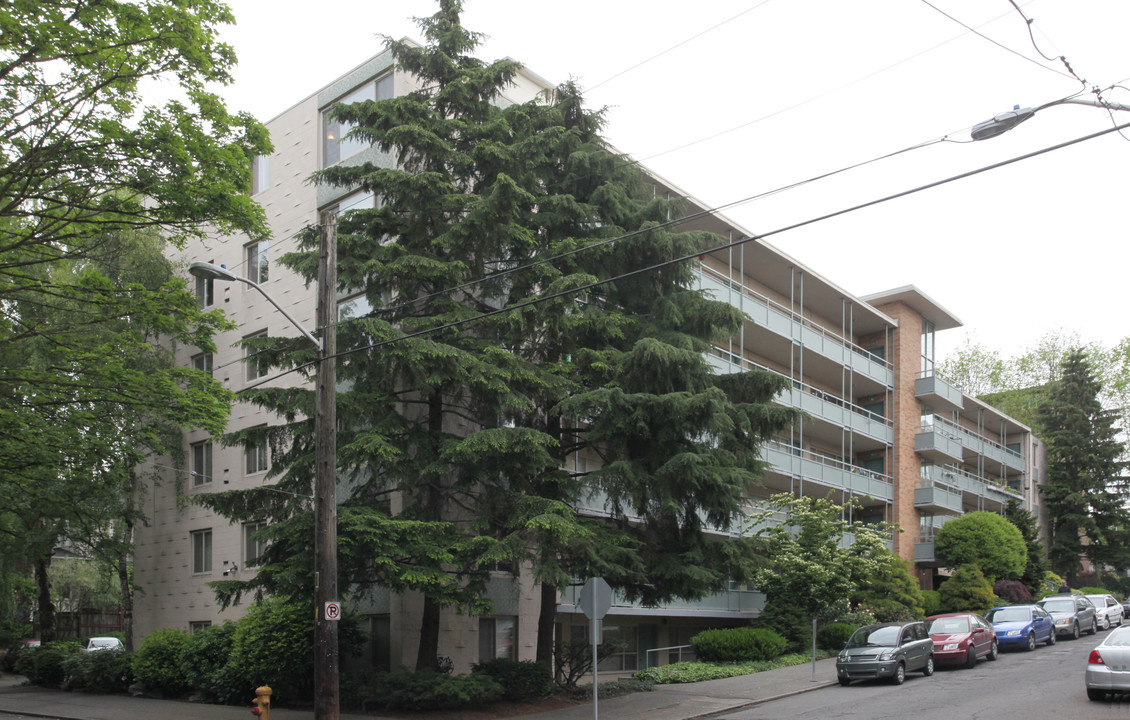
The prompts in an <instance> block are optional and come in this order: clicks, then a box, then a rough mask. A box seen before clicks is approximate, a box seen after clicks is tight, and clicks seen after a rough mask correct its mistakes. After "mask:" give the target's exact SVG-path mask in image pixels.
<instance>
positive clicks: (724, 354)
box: [713, 345, 894, 427]
mask: <svg viewBox="0 0 1130 720" xmlns="http://www.w3.org/2000/svg"><path fill="white" fill-rule="evenodd" d="M713 353H714V355H715V356H717V357H719V358H722V359H723V360H725V361H726V362H728V363H729V364H731V365H736V366H737V367H739V368H741V369H742V370H763V371H765V372H768V373H773V374H774V375H776V376H778V377H782V378H784V379H786V380H788V381H789V382H790V383H792V386H793V387H794V388H798V389H800V390H803V391H805V392H807V393H808V394H810V395H814V396H816V397H818V398H820V399H821V400H823V401H824V402H829V403H832V404H833V405H836V406H838V407H842V408H847V409H848V410H851V411H852V412H854V413H856V414H859V415H862V416H863V417H865V418H868V419H869V420H874V421H875V422H879V423H883V424H884V425H886V426H887V427H892V426H893V425H894V423H893V422H892V421H891V420H890V418H887V417H885V416H883V415H881V414H879V413H877V412H874V411H873V410H868V409H867V408H865V407H862V406H860V405H856V404H855V403H853V402H852V401H850V400H845V399H843V398H841V397H838V396H837V395H835V394H833V393H830V392H827V391H825V390H821V389H820V388H818V387H815V386H814V385H809V384H808V383H805V382H801V381H800V380H793V379H791V378H790V377H789V376H788V375H785V374H784V373H782V372H779V371H777V370H773V369H772V368H767V367H765V366H764V365H759V364H758V363H755V362H753V361H751V360H747V359H745V358H743V357H741V356H740V355H737V354H736V353H732V352H730V351H729V350H724V349H722V348H720V347H718V346H717V345H715V346H714V347H713Z"/></svg>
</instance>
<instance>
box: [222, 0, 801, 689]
mask: <svg viewBox="0 0 1130 720" xmlns="http://www.w3.org/2000/svg"><path fill="white" fill-rule="evenodd" d="M460 11H461V3H460V2H458V1H457V0H443V1H442V2H441V3H440V9H439V11H438V12H437V13H436V14H435V15H433V16H432V17H430V18H426V19H423V20H421V21H420V27H421V29H422V31H423V34H424V37H425V39H426V44H425V46H423V47H417V46H415V45H412V44H407V43H401V42H396V41H392V40H389V47H390V48H391V51H392V54H393V57H394V58H395V61H396V67H397V69H398V71H401V72H407V73H409V74H411V75H412V76H413V78H414V80H415V81H416V82H418V87H419V88H420V89H419V90H416V91H414V92H411V93H408V94H406V95H403V96H401V97H396V98H393V99H391V100H385V101H380V102H363V103H356V104H353V105H350V106H339V107H338V108H336V109H335V111H334V113H335V115H336V116H337V118H338V119H339V120H342V121H345V122H347V123H349V124H350V125H351V126H352V127H353V129H352V131H351V132H352V135H353V137H354V138H360V139H362V140H365V141H368V142H372V143H374V144H375V145H376V146H377V147H378V148H379V149H380V150H382V151H384V152H385V153H388V154H389V155H390V156H391V158H392V159H393V160H394V162H393V163H391V165H392V166H391V167H389V166H382V165H378V164H373V163H368V162H366V163H358V164H352V165H350V164H343V165H338V166H334V167H332V168H328V169H326V170H324V171H322V172H321V173H319V175H318V180H319V182H321V183H324V184H327V185H330V186H334V187H337V188H342V189H353V188H357V189H361V190H364V191H368V192H371V193H373V195H374V196H376V197H377V198H379V207H377V208H375V209H372V210H357V211H354V212H351V213H347V214H346V215H345V216H343V217H342V219H341V221H340V225H339V230H340V232H339V236H338V237H339V250H338V254H339V265H340V270H339V283H340V290H342V291H343V292H350V293H357V292H360V293H363V295H364V297H365V299H366V301H367V304H368V306H370V307H371V308H372V311H371V312H368V313H366V314H365V315H363V316H361V317H356V318H352V319H349V320H348V321H346V322H343V323H342V324H341V325H340V328H339V336H338V337H339V345H340V349H347V348H351V349H352V350H353V351H352V352H349V353H348V354H346V355H344V356H343V357H342V358H341V359H340V364H339V370H338V374H339V377H340V378H341V380H342V384H343V389H342V391H341V392H339V396H338V397H339V403H340V408H341V409H340V410H339V416H340V417H345V418H348V419H349V422H348V423H347V424H346V426H345V427H343V428H342V432H341V435H340V438H341V440H340V452H339V464H340V467H341V472H342V474H343V475H347V476H348V477H349V478H350V479H351V480H352V482H351V484H350V498H349V500H348V501H346V503H345V506H344V507H343V514H342V517H343V520H342V523H343V524H342V527H341V530H340V531H339V538H342V543H343V545H345V546H346V547H349V548H352V549H354V550H356V551H357V556H358V558H360V559H366V560H368V562H369V566H370V567H371V568H374V567H375V571H369V572H366V571H365V570H364V566H363V563H358V564H356V565H352V564H350V561H349V560H348V559H347V560H346V563H347V564H346V567H348V568H351V570H350V571H348V572H353V573H354V574H353V575H352V576H349V577H346V576H345V574H346V572H347V571H345V570H343V577H342V585H343V587H344V586H347V585H349V584H350V583H351V582H357V583H360V584H362V585H364V584H372V583H374V582H380V583H385V584H388V585H390V586H392V587H393V588H395V589H403V588H415V589H418V590H421V591H422V592H423V596H424V600H423V625H422V629H421V634H420V650H419V653H418V656H417V667H419V668H424V667H429V666H431V665H432V664H433V663H434V660H435V656H436V653H437V642H438V628H439V612H440V609H441V608H442V606H443V605H445V604H449V603H454V602H458V603H462V604H466V605H470V606H472V607H473V606H475V605H476V602H477V600H478V598H479V597H480V595H479V594H480V592H481V589H482V587H483V581H484V580H485V577H486V572H485V571H486V570H487V569H488V568H489V567H490V564H491V563H492V562H495V561H499V560H517V561H524V562H525V563H528V566H529V567H532V570H533V573H534V578H535V579H536V580H537V581H538V582H540V583H542V584H543V594H542V597H543V606H542V608H543V609H542V618H541V622H540V624H539V628H540V631H539V650H538V657H539V659H542V660H544V661H547V662H548V659H549V657H548V649H549V647H550V645H549V642H550V640H551V638H552V627H553V612H554V610H555V601H556V593H557V591H558V590H559V589H561V588H562V587H564V586H565V585H566V584H567V583H568V582H570V579H571V578H572V577H585V576H591V575H604V576H606V577H608V579H609V580H610V581H611V582H612V583H613V584H614V585H616V586H617V587H619V588H620V589H622V590H624V591H625V592H626V593H628V594H629V596H631V597H635V598H639V599H642V600H643V601H644V602H648V603H655V602H660V601H663V600H667V599H671V598H674V597H680V596H681V597H688V598H693V597H699V596H702V595H705V594H709V593H711V592H716V591H718V590H720V589H722V588H723V587H724V586H725V581H726V580H727V579H728V578H731V577H739V578H740V577H742V574H743V573H745V572H747V571H748V563H749V560H750V557H749V553H747V552H744V551H743V543H741V542H739V541H735V540H727V539H724V538H722V537H721V536H715V535H712V534H711V532H710V531H711V530H713V529H720V530H721V529H726V528H728V527H729V526H730V525H731V524H732V523H733V521H734V520H735V519H736V518H737V517H738V516H739V513H740V511H741V505H742V500H743V493H744V491H745V490H746V489H747V488H748V487H749V486H750V485H752V484H753V483H754V482H755V481H756V479H757V475H758V471H759V467H760V464H759V460H758V457H759V455H758V442H759V440H761V439H762V438H764V437H766V436H767V435H768V434H770V433H771V432H773V431H775V430H776V429H778V428H780V427H782V426H783V425H785V424H786V423H787V422H789V421H790V420H791V418H792V414H791V413H790V412H788V411H786V410H783V409H774V408H772V407H771V406H770V405H769V404H768V403H769V401H770V399H771V398H772V397H773V396H774V394H775V393H776V392H777V391H778V390H779V388H780V387H781V383H780V381H778V380H777V379H775V378H773V377H771V376H768V375H766V374H761V373H749V374H735V375H732V376H725V377H716V376H714V375H712V373H711V371H710V366H709V364H708V363H707V362H706V360H705V357H704V353H706V352H707V351H709V349H710V343H711V341H715V340H722V339H723V338H726V337H728V336H729V335H731V334H733V333H734V332H735V331H736V329H737V328H738V327H739V326H740V322H741V315H740V313H738V311H736V310H735V309H734V308H732V307H730V306H728V305H726V304H724V303H719V302H714V301H711V300H708V299H706V298H704V297H703V296H702V294H701V293H700V292H697V291H694V290H691V289H690V286H691V284H692V282H693V279H694V270H693V265H691V264H689V263H686V262H683V263H677V262H672V261H674V260H677V259H679V258H684V257H688V256H690V257H693V256H695V254H696V253H699V252H701V251H702V250H703V249H704V248H707V247H709V246H710V245H711V244H713V243H714V242H715V241H716V239H715V238H713V237H712V236H709V235H706V234H704V233H698V232H678V231H676V230H675V229H673V228H671V227H668V226H667V220H668V219H669V218H671V217H677V216H678V212H679V208H678V206H677V204H675V203H672V202H669V201H667V200H662V199H656V198H653V197H652V193H651V192H650V188H648V187H647V186H646V185H645V184H644V183H643V178H642V176H641V174H640V173H639V172H638V170H636V169H634V168H633V166H632V165H631V164H630V163H626V162H624V160H623V158H621V157H619V156H617V155H616V154H615V153H613V152H611V151H610V150H609V149H608V148H607V147H606V146H605V144H604V142H603V140H602V139H601V138H600V137H599V134H598V130H599V128H600V116H599V114H598V113H591V112H589V111H586V110H585V109H584V108H583V105H582V103H581V99H580V96H579V94H578V93H577V91H576V88H574V87H571V86H564V87H562V88H559V89H558V91H557V92H556V93H554V94H552V95H551V96H550V97H547V98H545V99H544V100H541V101H536V102H527V103H512V102H507V101H506V100H504V99H503V93H504V91H505V90H506V88H507V86H508V85H509V84H510V82H511V81H512V79H513V78H514V77H515V75H516V73H517V72H518V70H519V66H518V65H517V64H516V63H514V62H512V61H508V60H507V61H499V62H495V63H489V64H487V63H483V62H482V61H480V60H478V59H476V58H474V57H472V56H471V55H470V53H471V52H472V51H473V50H474V48H475V47H476V46H477V44H478V41H479V36H478V35H477V34H475V33H471V32H469V31H467V30H465V29H464V28H463V27H462V26H461V25H460V22H459V15H460ZM628 234H631V237H630V238H628V239H623V240H618V241H616V242H605V241H610V240H612V239H614V238H618V237H620V236H623V235H628ZM283 262H285V263H288V264H289V265H291V266H292V267H294V268H295V269H297V270H298V271H299V272H301V273H303V274H304V275H305V276H306V277H308V278H312V277H313V276H314V271H315V261H314V257H313V256H312V254H310V253H308V252H307V253H297V254H294V255H291V256H287V257H284V258H283ZM663 263H671V264H668V265H667V266H665V267H663V268H662V269H660V270H656V271H652V272H648V273H644V274H638V275H628V274H627V273H629V272H630V271H635V270H639V269H642V268H646V267H649V266H652V265H660V264H663ZM504 270H510V271H512V272H508V273H503V272H502V271H504ZM575 290H582V292H577V293H571V292H570V291H575ZM533 300H537V302H536V303H530V302H529V301H533ZM507 308H511V309H509V310H508V309H507ZM267 346H268V348H270V347H274V350H268V352H267V353H266V354H265V355H264V357H265V358H266V359H267V360H268V361H269V362H277V363H280V364H286V363H293V362H296V361H297V360H296V358H294V357H292V356H287V355H286V354H285V353H284V352H283V350H282V347H281V346H279V345H277V344H275V345H272V344H271V343H270V342H268V343H267ZM272 353H273V354H272ZM252 397H253V399H254V400H255V401H256V402H260V403H262V404H264V405H266V406H268V407H271V408H273V409H275V410H277V411H279V412H280V413H284V414H288V415H291V416H293V415H295V414H296V412H303V413H306V414H309V412H310V408H311V406H312V402H311V397H310V394H309V393H305V394H304V393H293V392H291V391H285V392H284V391H270V390H260V391H257V392H256V393H254V394H253V395H252ZM267 432H269V433H274V434H275V435H276V437H277V438H282V437H284V434H285V438H286V439H287V440H290V439H291V438H293V442H291V443H290V444H289V447H288V449H287V450H286V453H287V454H286V455H284V458H285V459H284V461H283V463H282V465H284V466H285V465H288V464H289V466H290V469H289V470H288V477H286V478H284V479H283V483H284V486H286V487H290V483H294V482H298V483H301V482H308V480H309V467H310V460H309V457H310V452H311V449H312V448H311V445H310V441H309V438H308V436H307V435H306V434H305V433H306V432H308V428H305V429H302V430H297V431H295V432H294V433H293V434H291V430H284V429H274V430H268V431H267ZM577 452H584V453H586V454H587V455H588V456H590V457H592V458H593V459H594V460H599V461H600V467H599V468H598V469H593V470H591V471H589V472H587V473H584V474H581V475H580V476H575V475H574V474H572V473H569V472H566V471H565V470H564V469H563V468H564V466H565V465H566V461H567V459H568V458H570V457H572V456H573V455H574V454H575V453H577ZM304 473H305V474H304ZM294 487H295V489H296V491H297V489H298V488H299V487H300V485H297V484H296V485H294ZM208 501H209V502H217V501H215V500H213V499H211V498H210V499H209V500H208ZM220 502H224V500H221V501H220ZM240 503H242V501H234V500H233V501H232V503H230V504H229V505H228V507H226V508H224V511H225V512H228V513H229V514H238V513H239V511H240V508H239V504H240ZM285 503H286V501H284V500H278V501H276V506H280V505H283V504H285ZM217 506H219V504H217ZM584 506H589V507H595V508H596V509H597V510H598V512H599V514H601V515H603V516H605V519H604V520H600V521H597V520H595V519H593V518H586V517H584V516H583V515H582V514H581V513H579V512H578V508H582V507H584ZM250 507H251V506H250V505H244V508H250ZM291 509H293V508H291ZM350 518H365V519H366V520H365V522H366V523H370V524H372V525H373V526H379V527H380V528H381V529H383V530H385V531H386V532H399V531H398V530H396V528H401V529H405V528H409V527H416V528H419V529H420V530H421V532H420V534H418V535H415V536H414V537H416V538H417V539H418V540H419V541H420V545H419V546H418V547H420V548H422V549H423V548H427V549H429V550H428V553H423V555H426V558H424V557H423V556H421V557H410V556H409V554H408V553H406V552H405V550H404V548H403V547H397V546H395V545H391V544H389V545H380V546H378V545H374V543H376V542H380V541H381V538H380V533H375V532H374V533H371V534H369V535H365V534H363V533H360V532H357V529H358V527H360V526H357V527H350V526H348V525H347V523H348V522H350V521H351V520H350ZM294 521H297V519H295V520H294ZM412 523H415V525H412ZM283 534H284V531H282V530H280V531H278V534H277V535H276V537H278V538H279V539H280V540H281V539H283ZM286 536H287V537H288V538H290V539H293V538H296V537H299V535H295V534H290V533H287V534H286ZM361 547H365V548H367V551H365V552H361V551H360V548H361ZM429 553H430V554H429ZM445 553H446V560H444V561H442V562H440V561H438V560H437V559H438V558H440V557H441V556H443V555H444V554H445ZM271 557H272V558H275V557H277V558H278V560H279V563H278V565H277V572H276V569H272V571H271V572H272V573H274V574H275V577H282V576H283V575H284V574H285V573H286V571H285V570H284V568H285V567H286V563H285V562H283V558H282V557H281V556H275V555H272V556H271ZM421 563H423V564H425V565H427V566H428V568H429V572H428V574H427V577H428V578H429V582H426V583H425V582H419V581H418V578H419V574H420V573H419V570H418V569H419V567H420V564H421ZM441 572H444V573H445V574H444V575H442V576H441V575H440V573H441ZM268 575H269V574H268ZM408 578H411V579H408ZM355 587H356V586H355ZM546 599H548V601H545V600H546Z"/></svg>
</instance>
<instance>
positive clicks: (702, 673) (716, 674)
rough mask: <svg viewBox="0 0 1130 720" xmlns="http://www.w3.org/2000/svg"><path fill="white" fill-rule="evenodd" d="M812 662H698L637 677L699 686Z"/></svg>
mask: <svg viewBox="0 0 1130 720" xmlns="http://www.w3.org/2000/svg"><path fill="white" fill-rule="evenodd" d="M834 655H835V653H830V652H828V651H825V650H819V651H817V653H816V657H817V658H818V659H820V658H825V657H832V656H834ZM808 662H812V655H811V654H808V653H791V654H789V655H782V656H780V657H779V658H776V659H775V660H758V661H756V662H744V663H733V664H728V665H715V664H714V663H705V662H698V661H691V662H678V663H671V664H670V665H660V666H659V667H652V668H647V669H646V670H640V671H639V672H637V673H636V677H637V678H639V679H640V680H645V681H647V682H650V683H658V684H669V683H696V682H702V681H704V680H721V679H722V678H730V677H737V676H739V675H750V674H752V673H757V672H762V671H765V670H774V669H776V668H783V667H792V666H794V665H803V664H805V663H808ZM600 691H601V697H604V695H603V693H604V686H603V685H601V687H600Z"/></svg>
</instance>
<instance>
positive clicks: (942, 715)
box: [717, 630, 1130, 720]
mask: <svg viewBox="0 0 1130 720" xmlns="http://www.w3.org/2000/svg"><path fill="white" fill-rule="evenodd" d="M1105 634H1106V633H1105V632H1103V631H1101V630H1100V631H1099V633H1098V634H1097V635H1094V636H1091V635H1083V636H1082V637H1081V638H1079V639H1078V640H1064V639H1060V641H1059V642H1057V643H1056V644H1055V645H1053V646H1051V647H1046V646H1043V645H1041V646H1039V647H1037V648H1036V650H1034V651H1033V652H1023V651H1021V652H1016V651H1010V652H1002V653H1001V654H1000V659H999V660H997V661H996V662H988V661H986V660H982V661H980V662H978V663H977V667H975V668H972V669H964V668H961V669H957V668H955V669H949V668H939V669H938V671H937V672H936V673H934V675H933V677H928V678H927V677H922V675H921V673H914V674H912V675H910V676H908V677H907V680H906V683H905V684H904V685H901V686H896V685H889V684H887V683H883V682H857V683H853V684H852V685H850V686H848V687H840V686H838V685H837V686H835V687H829V688H824V689H821V690H817V691H815V692H810V693H805V694H803V695H797V696H794V697H790V698H784V699H782V700H777V701H774V702H771V703H766V704H764V705H759V706H757V707H753V708H750V709H749V710H743V711H741V712H735V713H726V714H723V715H718V716H717V717H718V718H725V719H726V720H778V719H779V718H811V719H812V720H817V719H819V720H851V719H852V718H858V719H859V720H884V719H887V718H889V719H890V720H905V719H906V718H913V720H954V718H970V719H977V720H990V719H991V720H1001V719H1002V718H1026V719H1027V720H1041V719H1042V718H1048V720H1065V719H1073V718H1083V717H1085V718H1088V720H1091V719H1092V718H1094V719H1096V720H1097V719H1101V718H1120V719H1121V720H1126V719H1127V718H1130V699H1128V698H1123V699H1116V700H1113V701H1107V702H1103V703H1097V702H1091V701H1090V700H1088V699H1087V693H1086V691H1085V689H1084V686H1083V673H1084V671H1085V669H1086V666H1087V656H1088V655H1090V654H1091V650H1092V649H1094V647H1095V646H1096V645H1098V644H1099V643H1100V642H1102V640H1103V637H1104V636H1105Z"/></svg>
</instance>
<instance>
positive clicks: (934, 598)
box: [922, 590, 942, 617]
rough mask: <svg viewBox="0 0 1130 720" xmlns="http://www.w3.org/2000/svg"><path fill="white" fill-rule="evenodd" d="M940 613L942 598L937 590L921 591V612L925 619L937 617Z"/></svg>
mask: <svg viewBox="0 0 1130 720" xmlns="http://www.w3.org/2000/svg"><path fill="white" fill-rule="evenodd" d="M941 611H942V596H941V594H940V593H939V592H938V591H937V590H923V591H922V612H924V613H925V614H926V617H930V616H931V615H937V614H938V613H940V612H941Z"/></svg>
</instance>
